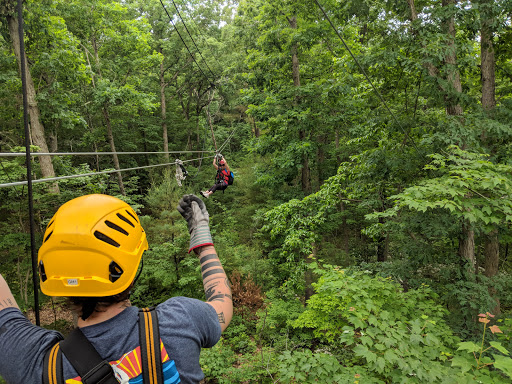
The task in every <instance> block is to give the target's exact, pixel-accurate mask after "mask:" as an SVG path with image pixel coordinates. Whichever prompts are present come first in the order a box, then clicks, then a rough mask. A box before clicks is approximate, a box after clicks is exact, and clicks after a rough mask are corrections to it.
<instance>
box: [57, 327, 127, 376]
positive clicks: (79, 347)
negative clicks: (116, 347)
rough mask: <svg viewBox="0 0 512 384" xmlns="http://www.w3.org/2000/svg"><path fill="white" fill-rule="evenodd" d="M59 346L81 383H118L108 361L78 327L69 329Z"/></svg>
mask: <svg viewBox="0 0 512 384" xmlns="http://www.w3.org/2000/svg"><path fill="white" fill-rule="evenodd" d="M60 348H61V349H62V352H63V353H64V355H65V356H66V358H67V359H68V360H69V362H70V363H71V365H72V366H73V367H74V368H75V370H76V371H77V372H78V374H79V375H80V377H81V378H82V383H83V384H93V383H94V384H119V382H118V381H117V379H116V377H115V375H114V371H113V370H112V367H111V366H110V364H109V363H108V361H105V360H103V359H102V358H101V356H100V354H99V353H98V352H97V351H96V349H95V348H94V347H93V346H92V344H91V342H90V341H89V340H87V337H85V335H84V334H83V333H82V331H81V330H80V328H75V329H74V330H73V331H71V333H70V334H69V336H68V337H66V339H64V340H63V341H61V342H60Z"/></svg>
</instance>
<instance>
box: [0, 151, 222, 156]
mask: <svg viewBox="0 0 512 384" xmlns="http://www.w3.org/2000/svg"><path fill="white" fill-rule="evenodd" d="M212 152H215V151H167V152H47V153H45V152H32V153H31V156H72V155H76V156H96V155H114V154H117V155H148V154H149V155H151V154H166V153H212ZM2 156H5V157H18V156H25V154H24V153H22V152H0V157H2Z"/></svg>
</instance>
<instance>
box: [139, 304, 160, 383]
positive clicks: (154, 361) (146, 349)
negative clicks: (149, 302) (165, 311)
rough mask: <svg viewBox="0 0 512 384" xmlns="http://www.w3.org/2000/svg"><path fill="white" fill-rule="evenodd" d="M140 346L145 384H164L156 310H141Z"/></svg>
mask: <svg viewBox="0 0 512 384" xmlns="http://www.w3.org/2000/svg"><path fill="white" fill-rule="evenodd" d="M139 344H140V356H141V364H142V381H143V383H144V384H161V383H163V382H164V378H163V371H162V352H161V350H160V332H159V330H158V318H157V315H156V311H155V308H142V309H140V310H139Z"/></svg>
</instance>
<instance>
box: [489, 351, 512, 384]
mask: <svg viewBox="0 0 512 384" xmlns="http://www.w3.org/2000/svg"><path fill="white" fill-rule="evenodd" d="M492 356H493V357H494V359H495V361H494V368H496V369H499V370H501V371H502V372H503V373H505V374H506V375H507V376H508V377H510V378H512V359H511V358H510V357H507V356H500V355H494V354H493V355H492Z"/></svg>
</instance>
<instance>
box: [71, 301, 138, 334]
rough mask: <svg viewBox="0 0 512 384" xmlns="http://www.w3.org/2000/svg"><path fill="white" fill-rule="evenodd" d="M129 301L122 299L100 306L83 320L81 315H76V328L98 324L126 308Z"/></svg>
mask: <svg viewBox="0 0 512 384" xmlns="http://www.w3.org/2000/svg"><path fill="white" fill-rule="evenodd" d="M130 305H131V304H130V301H129V300H128V301H122V302H120V303H115V304H112V305H109V306H108V307H101V308H100V310H99V311H94V312H93V313H92V314H91V315H90V316H89V317H88V318H87V319H85V320H83V319H82V318H81V317H78V324H77V325H78V328H82V327H88V326H89V325H94V324H99V323H102V322H104V321H107V320H109V319H111V318H113V317H115V316H117V315H119V314H120V313H121V312H123V311H124V310H125V309H126V308H128V307H129V306H130Z"/></svg>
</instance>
